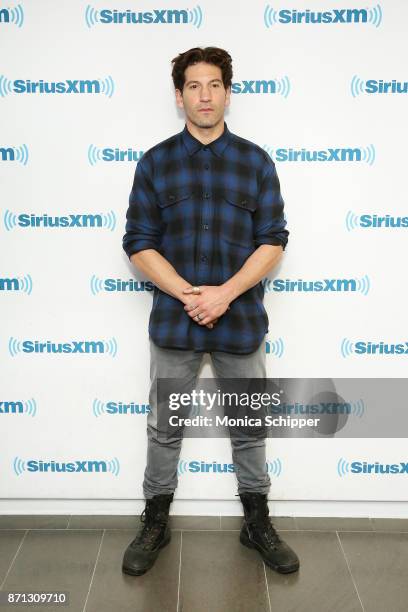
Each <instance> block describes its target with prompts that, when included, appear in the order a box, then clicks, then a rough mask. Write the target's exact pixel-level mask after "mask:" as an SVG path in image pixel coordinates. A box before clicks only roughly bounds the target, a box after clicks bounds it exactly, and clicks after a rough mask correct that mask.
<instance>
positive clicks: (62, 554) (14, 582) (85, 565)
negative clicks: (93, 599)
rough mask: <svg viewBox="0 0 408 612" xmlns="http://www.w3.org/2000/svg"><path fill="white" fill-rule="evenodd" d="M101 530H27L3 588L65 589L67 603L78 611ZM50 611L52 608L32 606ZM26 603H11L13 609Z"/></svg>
mask: <svg viewBox="0 0 408 612" xmlns="http://www.w3.org/2000/svg"><path fill="white" fill-rule="evenodd" d="M102 533H103V532H102V531H86V530H81V531H70V530H61V531H48V530H40V531H29V532H28V534H27V536H26V538H25V540H24V542H23V545H22V547H21V548H20V550H19V553H18V555H17V557H16V559H15V562H14V564H13V566H12V568H11V570H10V573H9V574H8V576H7V579H6V581H5V583H4V585H3V590H5V591H13V590H18V591H30V592H32V591H47V592H49V591H67V592H68V596H69V601H70V603H69V605H67V606H64V607H63V608H62V609H63V610H64V612H65V611H68V610H72V611H75V612H79V611H80V610H82V608H83V605H84V602H85V598H86V596H87V593H88V589H89V584H90V580H91V576H92V573H93V570H94V566H95V561H96V557H97V553H98V548H99V544H100V541H101V538H102ZM30 609H35V610H36V611H41V612H42V611H43V610H44V611H45V610H47V611H48V612H50V610H52V607H51V608H50V607H49V606H35V608H30ZM23 610H27V606H26V605H24V604H22V605H16V606H14V605H13V612H22V611H23Z"/></svg>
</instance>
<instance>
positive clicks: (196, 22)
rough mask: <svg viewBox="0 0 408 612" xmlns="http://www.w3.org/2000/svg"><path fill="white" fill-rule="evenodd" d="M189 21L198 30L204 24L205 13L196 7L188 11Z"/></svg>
mask: <svg viewBox="0 0 408 612" xmlns="http://www.w3.org/2000/svg"><path fill="white" fill-rule="evenodd" d="M188 21H189V23H191V24H192V25H193V26H195V27H196V28H201V24H202V22H203V11H202V10H201V7H200V6H196V7H194V8H193V9H188Z"/></svg>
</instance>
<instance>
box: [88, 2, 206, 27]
mask: <svg viewBox="0 0 408 612" xmlns="http://www.w3.org/2000/svg"><path fill="white" fill-rule="evenodd" d="M202 21H203V11H202V10H201V7H200V6H196V7H194V8H192V9H153V10H152V11H137V12H136V11H130V10H126V11H118V10H116V9H106V8H104V9H99V10H97V9H94V8H93V7H92V6H91V5H90V4H88V6H87V7H86V9H85V23H86V25H87V26H88V28H91V27H92V26H95V25H97V24H114V25H117V24H139V25H149V24H157V23H167V24H173V23H176V24H180V23H181V24H187V25H190V24H191V25H193V26H195V27H196V28H199V27H201V24H202Z"/></svg>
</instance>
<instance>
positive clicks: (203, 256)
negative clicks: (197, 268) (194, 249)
mask: <svg viewBox="0 0 408 612" xmlns="http://www.w3.org/2000/svg"><path fill="white" fill-rule="evenodd" d="M207 259H208V258H207V255H201V261H202V262H203V263H206V261H207Z"/></svg>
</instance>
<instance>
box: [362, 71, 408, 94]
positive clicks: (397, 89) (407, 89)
mask: <svg viewBox="0 0 408 612" xmlns="http://www.w3.org/2000/svg"><path fill="white" fill-rule="evenodd" d="M350 90H351V95H352V96H353V98H356V97H357V96H359V95H360V94H364V93H366V94H406V93H408V81H397V80H395V79H393V80H392V81H383V80H382V79H380V80H376V79H369V80H368V81H364V80H363V79H360V78H359V77H358V76H353V78H352V79H351V83H350Z"/></svg>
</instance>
